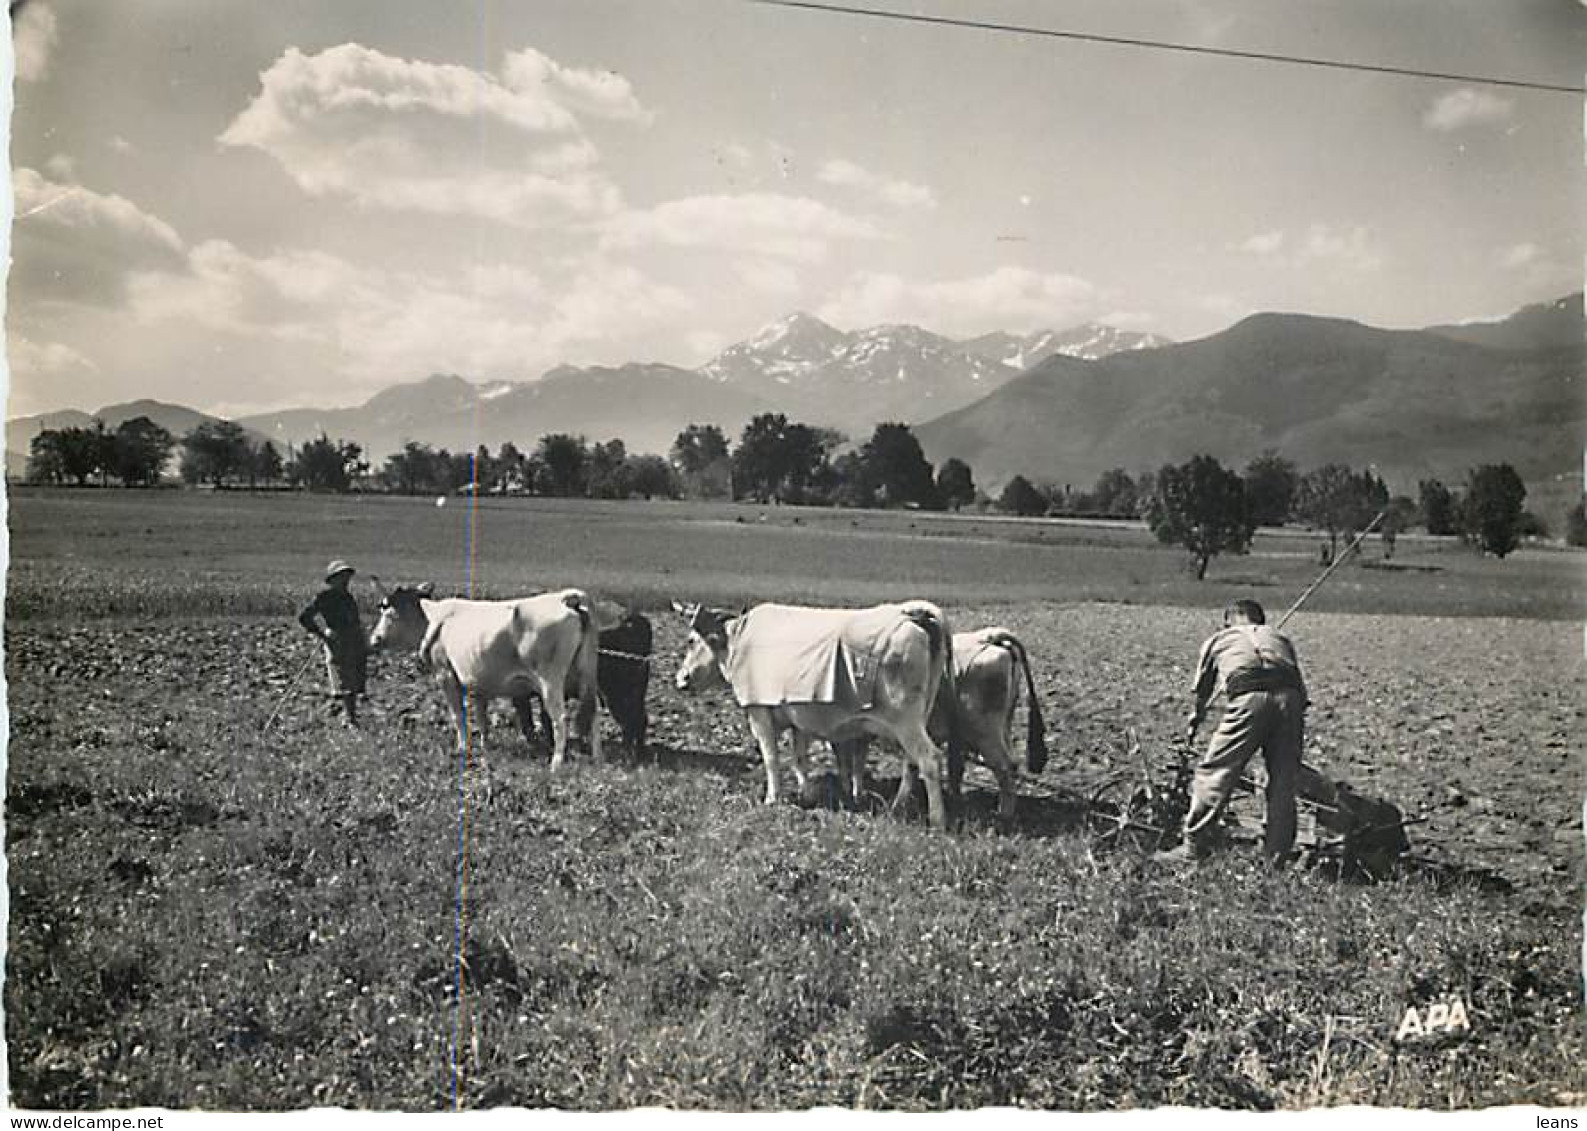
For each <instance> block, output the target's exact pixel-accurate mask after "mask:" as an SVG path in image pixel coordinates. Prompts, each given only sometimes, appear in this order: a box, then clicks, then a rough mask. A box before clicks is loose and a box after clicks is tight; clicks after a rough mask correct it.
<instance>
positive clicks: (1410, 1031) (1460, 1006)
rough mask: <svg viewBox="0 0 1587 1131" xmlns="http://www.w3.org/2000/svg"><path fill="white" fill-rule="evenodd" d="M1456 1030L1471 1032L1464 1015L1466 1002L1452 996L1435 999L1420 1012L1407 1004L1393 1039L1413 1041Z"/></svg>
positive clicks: (1467, 1018)
mask: <svg viewBox="0 0 1587 1131" xmlns="http://www.w3.org/2000/svg"><path fill="white" fill-rule="evenodd" d="M1457 1032H1466V1033H1469V1032H1471V1020H1470V1018H1469V1017H1467V1016H1466V1003H1465V1002H1463V1001H1461V1000H1460V999H1459V998H1458V997H1452V998H1450V999H1449V1000H1448V1001H1435V1002H1433V1003H1432V1004H1431V1005H1429V1006H1427V1008H1426V1009H1425V1010H1423V1011H1421V1012H1418V1011H1417V1009H1416V1007H1415V1006H1414V1005H1412V1006H1407V1007H1406V1009H1405V1016H1404V1017H1402V1018H1401V1019H1400V1028H1399V1031H1398V1032H1396V1033H1395V1034H1394V1039H1395V1040H1396V1041H1414V1040H1419V1039H1421V1038H1423V1037H1436V1036H1440V1035H1447V1034H1449V1033H1457Z"/></svg>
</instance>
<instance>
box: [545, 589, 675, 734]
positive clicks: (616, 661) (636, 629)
mask: <svg viewBox="0 0 1587 1131" xmlns="http://www.w3.org/2000/svg"><path fill="white" fill-rule="evenodd" d="M653 651H654V642H653V638H652V632H651V627H650V620H649V619H648V618H647V617H645V616H643V615H642V614H640V613H628V614H626V615H624V617H623V619H622V620H621V621H619V622H618V623H617V625H616V626H615V627H612V628H603V629H601V633H600V661H599V663H598V664H597V665H596V670H595V682H596V685H597V687H598V689H599V692H600V699H601V702H602V703H603V704H604V705H605V706H606V711H607V713H608V714H610V715H611V716H612V719H613V720H614V721H615V722H616V723H617V726H618V729H619V730H621V731H622V734H623V746H624V747H625V748H626V750H627V752H628V756H629V757H630V758H632V759H635V760H638V759H640V758H642V757H644V754H645V748H646V745H647V743H648V740H649V732H650V712H649V710H648V709H647V708H646V706H645V699H646V696H647V694H648V692H649V690H650V664H651V655H652V653H653ZM565 693H566V694H568V695H570V696H576V695H577V694H578V687H577V684H576V683H574V682H570V683H569V685H568V687H567V688H566V691H565ZM540 710H541V723H542V724H543V725H544V726H545V728H546V729H547V730H550V729H551V725H550V721H549V717H548V716H546V714H545V706H544V704H542V705H541V709H540ZM582 729H583V728H582V727H581V728H580V730H581V733H582ZM526 735H527V736H528V737H531V738H532V737H533V724H532V723H531V724H530V730H529V731H527V732H526Z"/></svg>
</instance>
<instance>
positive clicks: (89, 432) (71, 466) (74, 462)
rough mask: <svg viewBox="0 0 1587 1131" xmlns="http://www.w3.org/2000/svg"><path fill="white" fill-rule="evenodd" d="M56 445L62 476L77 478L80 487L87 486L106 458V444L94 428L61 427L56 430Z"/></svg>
mask: <svg viewBox="0 0 1587 1131" xmlns="http://www.w3.org/2000/svg"><path fill="white" fill-rule="evenodd" d="M54 447H55V452H56V455H57V457H58V458H59V460H60V469H61V474H62V476H63V477H65V478H68V479H75V480H76V481H77V485H78V486H79V487H86V486H87V485H88V480H89V478H90V477H91V476H92V475H94V474H95V473H96V472H98V471H99V469H100V466H101V463H102V461H103V458H104V446H103V445H102V444H101V443H100V440H99V435H98V433H96V432H95V431H94V429H92V428H75V427H73V428H60V429H57V430H56V432H55V441H54Z"/></svg>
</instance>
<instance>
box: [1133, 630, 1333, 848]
mask: <svg viewBox="0 0 1587 1131" xmlns="http://www.w3.org/2000/svg"><path fill="white" fill-rule="evenodd" d="M1223 625H1224V627H1223V628H1222V629H1221V630H1220V631H1218V632H1216V633H1214V634H1213V635H1212V636H1210V637H1209V638H1208V639H1207V642H1206V643H1205V644H1203V645H1202V646H1201V657H1200V659H1199V660H1198V662H1197V664H1196V684H1195V696H1196V706H1195V709H1194V710H1192V711H1191V713H1190V720H1189V722H1190V726H1189V730H1188V732H1187V734H1186V740H1187V742H1190V743H1194V742H1195V740H1196V728H1197V727H1199V726H1200V725H1201V719H1202V716H1203V715H1205V714H1206V711H1207V703H1208V701H1209V700H1211V699H1212V697H1213V696H1214V695H1216V694H1217V692H1218V689H1219V688H1220V687H1221V688H1222V689H1223V691H1224V694H1225V697H1226V705H1225V707H1224V711H1223V719H1222V720H1221V721H1220V722H1219V723H1218V729H1217V731H1216V733H1214V734H1213V736H1212V741H1211V742H1209V743H1208V744H1207V752H1206V754H1204V755H1203V756H1202V759H1201V762H1200V763H1199V764H1198V765H1197V766H1196V777H1195V780H1194V782H1193V783H1192V785H1191V801H1190V813H1189V814H1188V815H1187V816H1186V817H1185V842H1184V844H1182V845H1180V846H1179V847H1178V848H1176V849H1173V850H1171V851H1169V852H1166V853H1162V854H1160V855H1161V856H1163V857H1164V858H1166V859H1168V860H1184V859H1195V858H1198V857H1201V856H1204V855H1206V852H1207V849H1208V847H1209V845H1210V843H1211V840H1212V838H1213V836H1214V835H1215V834H1216V822H1217V820H1218V817H1219V815H1220V814H1221V813H1222V812H1223V807H1224V805H1226V804H1227V803H1228V801H1229V795H1230V794H1231V793H1233V792H1234V787H1235V784H1236V783H1237V782H1238V781H1239V780H1240V775H1241V773H1242V772H1243V771H1244V770H1245V766H1246V763H1247V762H1249V761H1250V760H1251V756H1252V755H1253V754H1255V753H1256V752H1257V751H1258V750H1260V751H1261V752H1262V757H1263V759H1264V761H1266V763H1267V834H1266V837H1265V843H1264V846H1263V847H1264V849H1265V851H1266V853H1267V856H1268V859H1269V860H1270V861H1271V862H1273V863H1282V862H1283V860H1284V859H1285V857H1287V856H1288V855H1289V851H1290V849H1292V848H1293V847H1294V846H1295V779H1296V776H1297V774H1298V773H1299V771H1300V755H1301V739H1302V736H1303V734H1304V725H1305V715H1306V684H1305V682H1304V681H1303V680H1302V678H1301V672H1300V661H1299V660H1298V659H1296V657H1295V646H1294V645H1293V644H1291V643H1290V641H1289V637H1287V636H1285V635H1283V634H1282V633H1280V632H1278V631H1277V630H1276V629H1272V628H1269V627H1268V626H1267V614H1266V613H1264V612H1263V611H1262V606H1261V605H1259V604H1257V603H1256V602H1255V601H1236V602H1234V604H1232V605H1230V606H1229V607H1228V608H1227V609H1226V610H1224V614H1223Z"/></svg>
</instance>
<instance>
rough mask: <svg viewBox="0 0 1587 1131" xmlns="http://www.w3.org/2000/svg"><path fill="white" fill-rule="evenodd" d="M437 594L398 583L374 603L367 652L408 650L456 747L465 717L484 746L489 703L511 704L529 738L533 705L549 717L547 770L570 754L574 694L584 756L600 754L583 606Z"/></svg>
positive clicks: (569, 596)
mask: <svg viewBox="0 0 1587 1131" xmlns="http://www.w3.org/2000/svg"><path fill="white" fill-rule="evenodd" d="M433 593H434V587H433V586H431V585H429V584H425V585H420V586H416V587H415V586H405V585H399V586H398V587H397V588H395V589H393V590H391V591H390V592H388V593H386V594H385V596H384V597H383V598H382V600H381V602H380V620H379V622H378V623H377V624H376V625H375V629H374V631H373V632H372V633H371V634H370V637H369V646H370V648H371V649H376V650H378V649H382V648H414V649H415V650H416V651H417V652H418V655H419V660H420V662H421V663H423V664H424V665H425V666H426V667H427V668H428V669H429V671H430V673H431V675H432V677H433V678H434V679H435V681H436V684H437V685H438V686H439V687H440V689H441V693H442V695H443V696H444V697H445V699H446V704H447V706H448V707H449V708H450V709H451V712H452V720H453V723H454V724H455V725H456V727H457V749H458V752H459V753H464V752H466V751H467V749H468V739H469V719H470V717H472V718H473V719H475V720H476V721H477V723H478V725H479V728H480V734H481V738H483V737H484V735H485V730H486V726H487V712H486V707H487V705H488V703H489V701H490V700H491V699H498V698H500V699H511V700H512V703H513V707H514V709H515V710H516V711H517V714H518V723H519V726H520V727H521V728H522V729H523V730H524V733H525V735H526V737H528V736H532V735H533V733H534V722H533V718H532V716H531V714H530V711H531V707H532V703H533V699H534V698H535V697H538V698H539V699H540V700H541V702H542V703H544V704H545V706H546V710H547V711H548V713H549V714H550V717H551V768H552V769H556V768H557V767H559V766H560V765H561V764H562V760H563V757H564V755H565V753H566V750H567V738H568V729H569V728H568V719H567V697H566V696H565V694H564V689H565V688H567V687H569V686H570V684H571V685H572V686H573V687H575V688H576V689H577V692H576V698H577V700H578V705H579V722H580V729H581V730H583V731H585V732H586V733H588V735H589V742H590V754H591V756H592V757H594V758H596V759H599V758H600V756H601V735H600V728H599V727H598V726H596V725H594V720H595V710H596V667H597V664H596V654H597V648H598V641H597V629H596V627H595V625H594V622H593V620H592V614H591V608H590V601H589V598H588V597H587V596H586V595H585V593H584V592H583V591H582V590H579V589H563V590H561V591H559V592H555V593H541V594H539V595H537V596H534V597H523V598H519V599H517V600H512V601H473V600H465V599H463V598H460V597H450V598H446V599H444V600H436V599H435V597H434V596H433Z"/></svg>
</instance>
